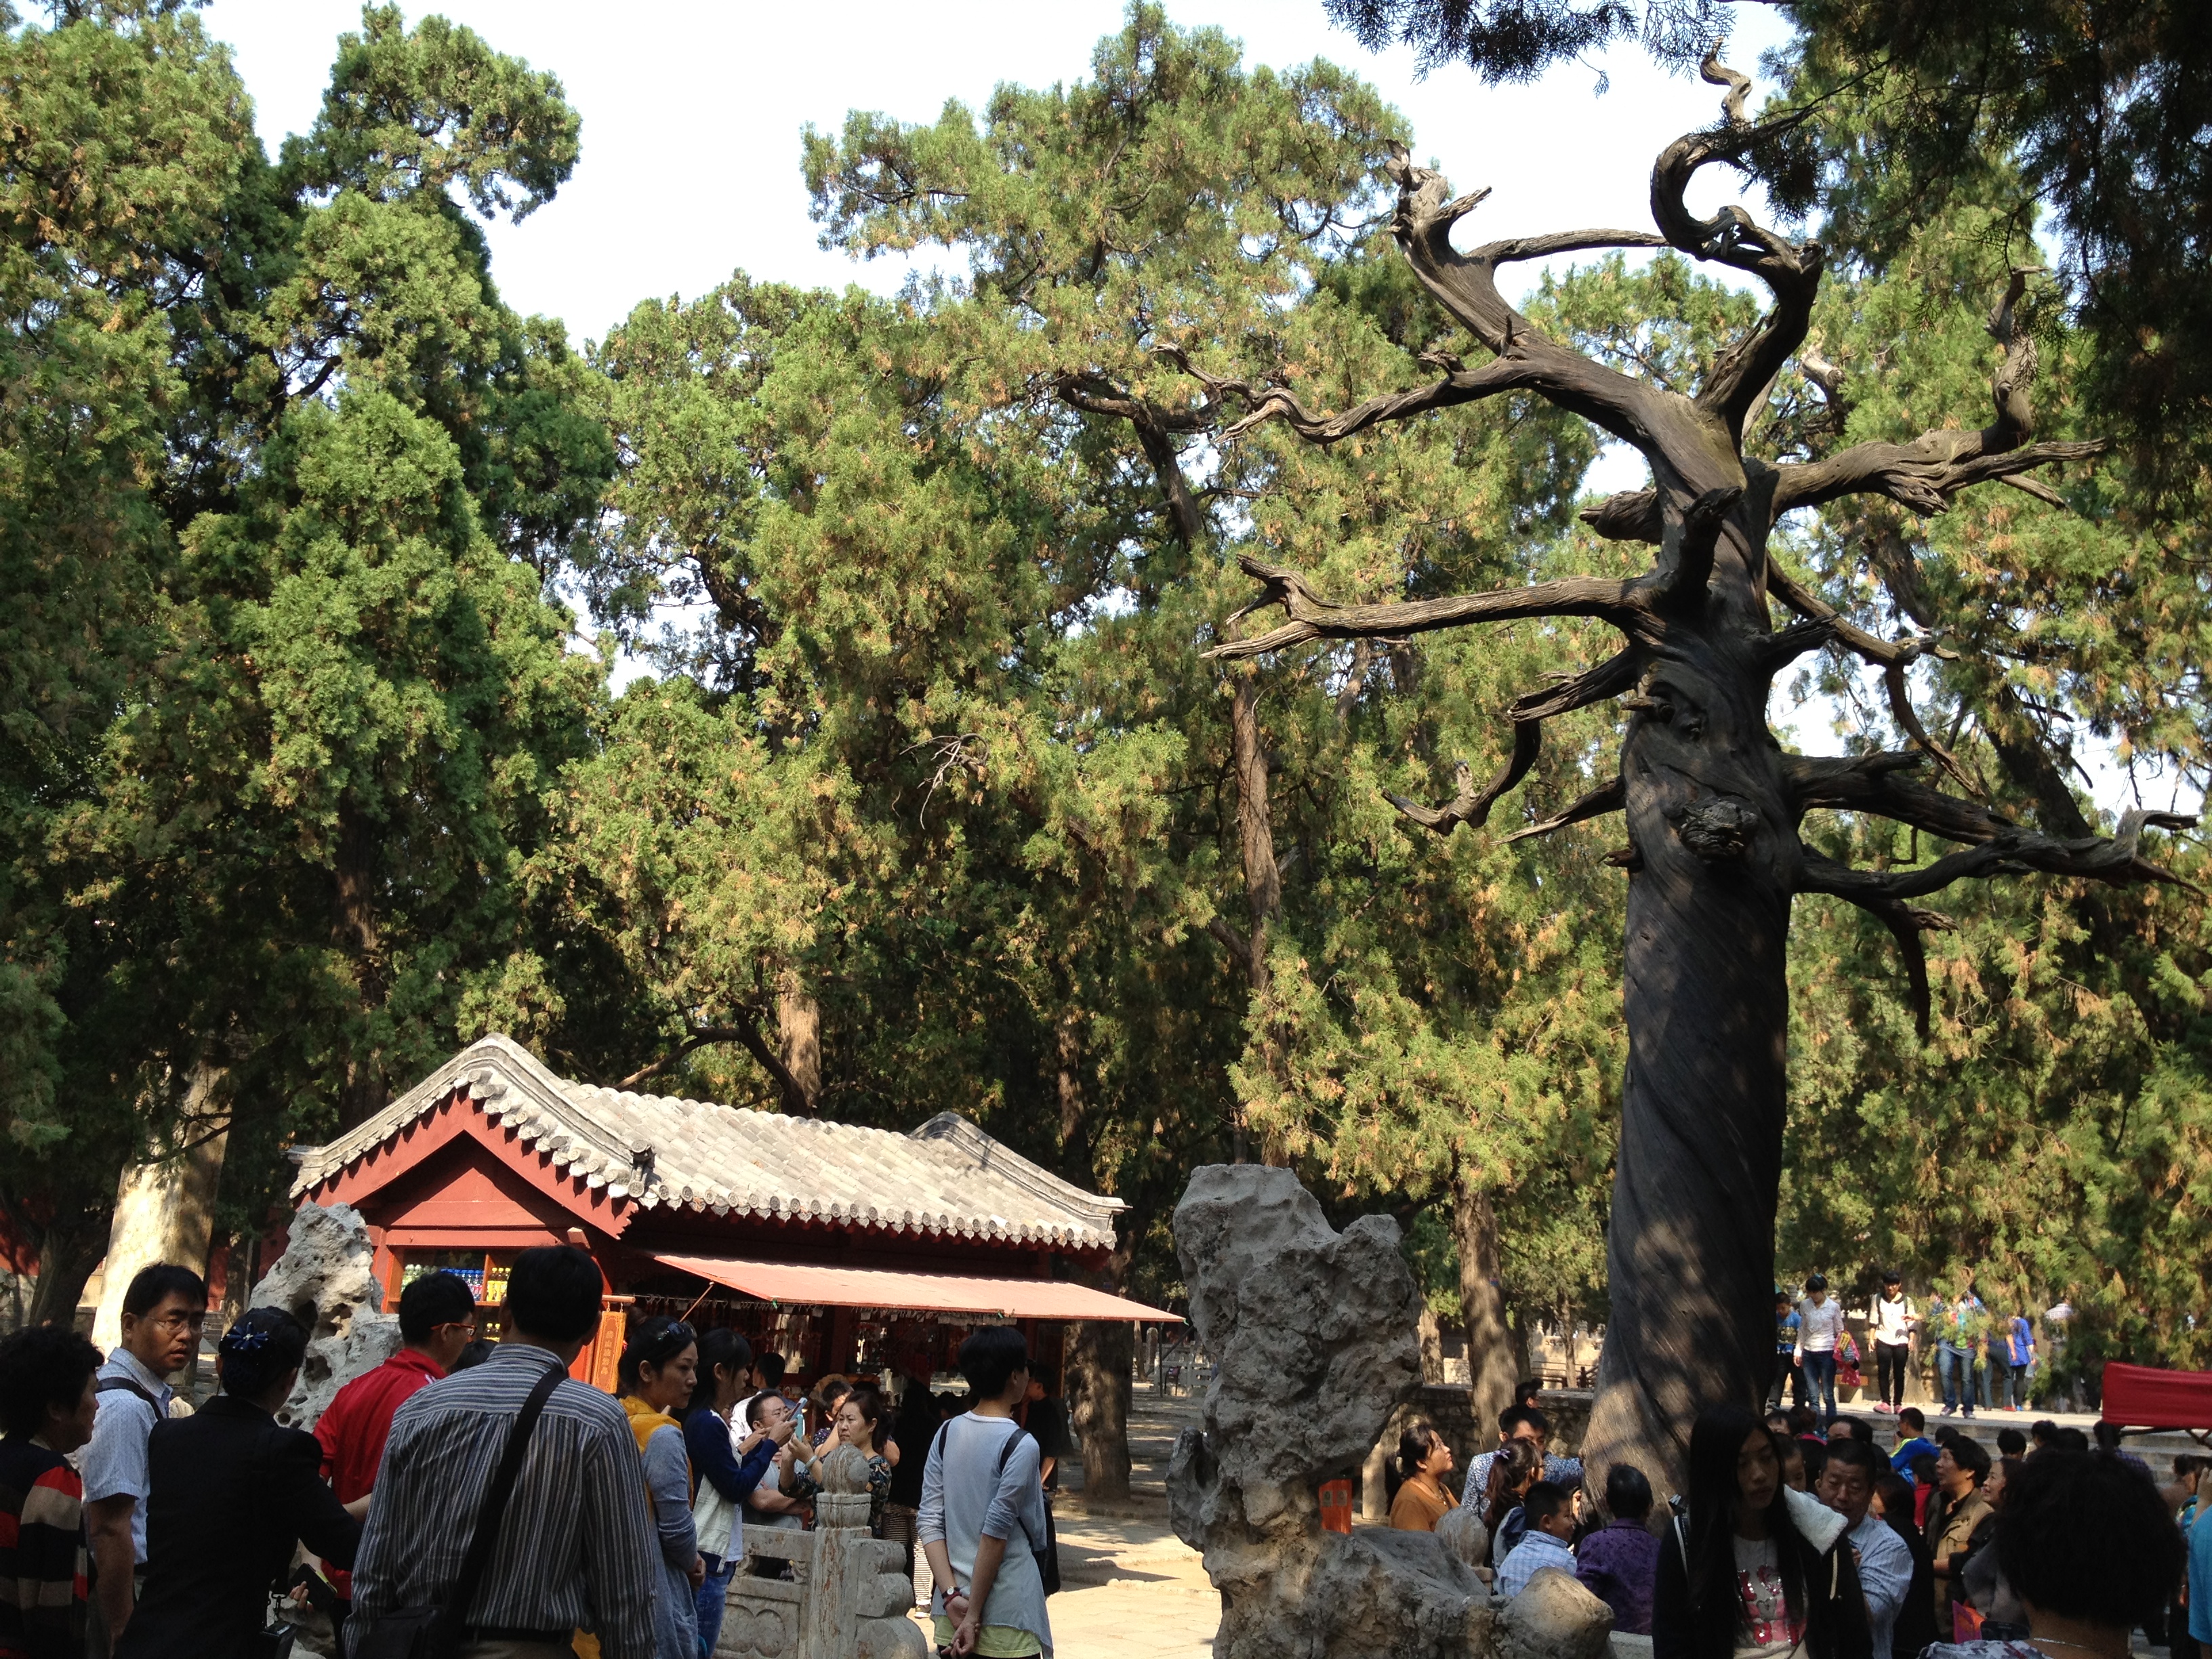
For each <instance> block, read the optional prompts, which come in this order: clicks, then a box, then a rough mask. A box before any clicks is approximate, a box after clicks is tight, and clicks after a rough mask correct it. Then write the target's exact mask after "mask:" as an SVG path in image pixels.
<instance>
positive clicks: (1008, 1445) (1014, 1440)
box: [991, 1427, 1037, 1554]
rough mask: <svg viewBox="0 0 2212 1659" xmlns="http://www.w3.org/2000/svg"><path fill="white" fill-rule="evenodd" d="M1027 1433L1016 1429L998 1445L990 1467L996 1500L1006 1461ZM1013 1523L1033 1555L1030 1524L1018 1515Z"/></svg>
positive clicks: (992, 1488) (992, 1492) (1034, 1543)
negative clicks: (997, 1455)
mask: <svg viewBox="0 0 2212 1659" xmlns="http://www.w3.org/2000/svg"><path fill="white" fill-rule="evenodd" d="M1028 1432H1029V1431H1028V1430H1027V1429H1024V1428H1020V1427H1017V1428H1016V1429H1015V1430H1014V1431H1013V1432H1012V1434H1010V1435H1008V1436H1007V1437H1006V1439H1005V1440H1003V1441H1001V1442H1000V1445H999V1461H998V1462H996V1463H994V1464H993V1465H992V1466H991V1496H992V1497H994V1498H996V1497H997V1496H998V1495H999V1482H1000V1481H1001V1480H1005V1479H1006V1460H1007V1459H1008V1458H1010V1457H1012V1455H1014V1448H1015V1447H1016V1446H1018V1445H1019V1444H1020V1443H1021V1439H1022V1437H1023V1436H1024V1435H1025V1434H1027V1433H1028ZM1014 1523H1015V1524H1016V1525H1017V1526H1018V1527H1019V1528H1021V1529H1022V1542H1024V1544H1027V1545H1028V1546H1029V1547H1030V1553H1031V1554H1035V1553H1036V1549H1037V1541H1036V1539H1034V1538H1032V1537H1030V1523H1029V1522H1026V1521H1024V1520H1023V1519H1022V1517H1021V1516H1018V1515H1017V1516H1015V1517H1014Z"/></svg>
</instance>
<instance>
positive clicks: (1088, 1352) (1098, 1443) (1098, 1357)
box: [1068, 1320, 1135, 1499]
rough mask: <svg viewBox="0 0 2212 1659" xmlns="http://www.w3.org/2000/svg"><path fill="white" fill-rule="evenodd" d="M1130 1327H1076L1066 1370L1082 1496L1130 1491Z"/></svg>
mask: <svg viewBox="0 0 2212 1659" xmlns="http://www.w3.org/2000/svg"><path fill="white" fill-rule="evenodd" d="M1134 1330H1135V1328H1134V1327H1133V1326H1129V1325H1125V1324H1123V1323H1121V1322H1119V1321H1118V1320H1116V1321H1111V1322H1107V1321H1100V1320H1085V1322H1083V1323H1081V1324H1079V1325H1078V1326H1077V1327H1076V1328H1075V1340H1074V1342H1073V1344H1072V1345H1071V1346H1070V1347H1069V1349H1068V1370H1069V1371H1070V1372H1071V1373H1072V1380H1074V1381H1077V1382H1079V1383H1080V1387H1079V1388H1077V1389H1072V1390H1071V1392H1072V1393H1073V1395H1074V1403H1075V1434H1076V1438H1077V1440H1078V1441H1079V1443H1081V1445H1082V1447H1083V1495H1084V1496H1085V1498H1104V1499H1121V1498H1127V1497H1128V1495H1129V1368H1130V1365H1131V1364H1132V1362H1133V1359H1134V1358H1135V1340H1134Z"/></svg>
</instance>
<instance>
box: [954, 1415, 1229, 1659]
mask: <svg viewBox="0 0 2212 1659" xmlns="http://www.w3.org/2000/svg"><path fill="white" fill-rule="evenodd" d="M1136 1395H1137V1397H1136V1399H1135V1401H1133V1409H1132V1411H1131V1413H1130V1419H1129V1457H1130V1463H1131V1469H1130V1481H1129V1485H1130V1498H1129V1501H1128V1502H1127V1503H1125V1504H1089V1503H1086V1502H1085V1499H1084V1497H1083V1494H1082V1493H1081V1492H1079V1491H1074V1492H1062V1493H1061V1494H1060V1497H1059V1498H1058V1500H1057V1501H1056V1502H1055V1504H1054V1520H1055V1522H1056V1523H1057V1526H1058V1528H1059V1532H1060V1583H1061V1589H1060V1594H1059V1595H1055V1596H1054V1597H1053V1598H1052V1601H1051V1603H1050V1611H1051V1615H1052V1633H1053V1640H1054V1656H1055V1659H1209V1656H1211V1655H1212V1652H1213V1632H1214V1628H1215V1626H1217V1625H1218V1624H1219V1623H1220V1620H1221V1598H1220V1596H1219V1595H1218V1594H1216V1592H1215V1590H1214V1589H1213V1586H1212V1584H1210V1583H1207V1582H1206V1569H1205V1568H1204V1567H1202V1566H1200V1565H1199V1559H1198V1554H1197V1553H1196V1552H1195V1551H1194V1550H1193V1549H1191V1548H1190V1547H1189V1546H1188V1545H1186V1544H1185V1543H1183V1541H1182V1540H1181V1539H1179V1538H1177V1537H1176V1535H1175V1534H1173V1533H1172V1532H1170V1530H1169V1529H1168V1500H1167V1486H1166V1477H1167V1466H1168V1454H1169V1453H1170V1451H1172V1450H1173V1449H1174V1447H1175V1437H1176V1430H1177V1429H1179V1428H1181V1427H1182V1425H1184V1424H1186V1423H1193V1422H1195V1421H1196V1420H1197V1407H1196V1403H1195V1402H1194V1401H1191V1400H1188V1399H1184V1400H1154V1399H1152V1397H1151V1390H1150V1389H1146V1388H1145V1387H1143V1386H1141V1385H1140V1386H1139V1388H1138V1389H1137V1390H1136ZM1075 1473H1077V1474H1080V1469H1078V1470H1077V1471H1076V1472H1075ZM918 1576H919V1577H920V1579H921V1583H920V1584H919V1586H918V1587H917V1588H918V1589H919V1590H920V1591H921V1594H922V1595H923V1596H924V1597H926V1596H927V1592H928V1588H929V1584H928V1579H929V1569H928V1568H927V1566H924V1567H921V1568H920V1569H919V1570H918ZM924 1605H925V1606H926V1605H927V1603H926V1601H925V1604H924ZM917 1616H919V1615H917ZM924 1623H925V1626H926V1624H927V1620H924Z"/></svg>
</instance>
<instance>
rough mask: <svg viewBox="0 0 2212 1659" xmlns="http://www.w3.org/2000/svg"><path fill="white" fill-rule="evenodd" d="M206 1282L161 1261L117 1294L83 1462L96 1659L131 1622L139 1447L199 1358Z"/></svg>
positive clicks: (142, 1471) (142, 1527) (139, 1509)
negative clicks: (119, 1332)
mask: <svg viewBox="0 0 2212 1659" xmlns="http://www.w3.org/2000/svg"><path fill="white" fill-rule="evenodd" d="M206 1320H207V1283H206V1281H205V1280H204V1279H202V1278H201V1277H200V1276H199V1275H198V1274H197V1273H194V1272H193V1271H192V1270H191V1268H190V1267H176V1266H174V1265H173V1264H171V1263H168V1262H161V1263H157V1264H155V1266H153V1267H145V1268H142V1269H140V1270H139V1273H138V1275H137V1278H135V1279H132V1280H131V1285H130V1288H129V1289H127V1290H125V1291H124V1293H123V1340H121V1341H120V1342H118V1343H117V1344H116V1345H115V1347H114V1350H113V1351H112V1352H110V1353H109V1355H108V1357H107V1363H106V1364H104V1365H102V1366H101V1367H100V1372H99V1381H98V1383H96V1384H95V1386H96V1387H97V1388H98V1389H99V1390H100V1412H99V1415H98V1416H97V1417H96V1418H95V1419H94V1422H93V1429H92V1439H91V1440H90V1441H89V1442H88V1443H87V1444H86V1446H85V1449H84V1453H83V1460H82V1473H83V1475H84V1516H85V1531H86V1533H87V1534H88V1535H89V1539H90V1542H91V1545H92V1567H93V1585H94V1597H93V1607H92V1614H91V1618H90V1620H89V1623H90V1624H91V1625H92V1626H93V1629H92V1632H91V1639H90V1641H89V1643H88V1647H89V1649H90V1651H91V1652H92V1654H93V1655H94V1659H104V1656H105V1655H106V1654H107V1653H109V1652H110V1651H112V1648H113V1645H114V1643H115V1640H116V1638H118V1637H119V1636H121V1635H122V1634H123V1628H124V1626H126V1625H128V1624H129V1623H130V1622H131V1611H132V1609H133V1608H135V1607H137V1604H138V1594H137V1592H138V1585H139V1583H141V1582H143V1579H144V1577H145V1574H146V1495H147V1492H148V1489H149V1488H148V1482H147V1473H146V1443H147V1441H148V1440H149V1439H150V1438H151V1437H153V1433H154V1425H155V1424H156V1423H159V1422H161V1420H162V1419H164V1418H166V1417H167V1416H168V1414H169V1401H170V1400H171V1398H172V1394H171V1390H170V1388H169V1383H168V1379H169V1378H170V1377H171V1376H173V1375H175V1374H176V1373H177V1372H179V1371H180V1370H184V1369H185V1366H187V1365H189V1364H191V1363H192V1361H193V1358H194V1357H195V1356H196V1355H197V1353H198V1352H199V1346H200V1327H201V1326H202V1325H203V1324H204V1323H205V1322H206Z"/></svg>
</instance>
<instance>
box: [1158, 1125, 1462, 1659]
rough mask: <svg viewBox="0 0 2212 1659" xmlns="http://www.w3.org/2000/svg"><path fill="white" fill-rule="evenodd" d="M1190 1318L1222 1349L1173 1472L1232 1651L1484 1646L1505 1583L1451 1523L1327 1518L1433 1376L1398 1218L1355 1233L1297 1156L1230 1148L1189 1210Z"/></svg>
mask: <svg viewBox="0 0 2212 1659" xmlns="http://www.w3.org/2000/svg"><path fill="white" fill-rule="evenodd" d="M1175 1233H1176V1255H1177V1257H1178V1259H1179V1260H1180V1261H1181V1262H1182V1271H1183V1282H1184V1283H1185V1284H1186V1285H1188V1286H1189V1289H1190V1311H1191V1323H1192V1326H1193V1327H1194V1329H1195V1331H1196V1334H1197V1335H1198V1338H1199V1340H1200V1342H1201V1343H1203V1344H1204V1346H1205V1347H1206V1351H1207V1352H1209V1353H1210V1354H1212V1356H1213V1357H1214V1358H1215V1359H1216V1361H1217V1362H1218V1369H1217V1370H1216V1371H1215V1374H1214V1376H1213V1380H1212V1382H1211V1383H1209V1384H1208V1385H1207V1388H1206V1397H1205V1400H1204V1402H1203V1406H1202V1416H1201V1421H1202V1423H1203V1425H1204V1426H1203V1427H1202V1428H1200V1429H1186V1430H1185V1431H1183V1433H1182V1437H1180V1439H1179V1440H1178V1441H1177V1443H1176V1451H1175V1456H1174V1458H1173V1461H1172V1462H1171V1463H1170V1468H1169V1472H1168V1502H1169V1510H1170V1519H1171V1521H1172V1522H1173V1524H1174V1526H1175V1528H1176V1534H1177V1535H1178V1536H1180V1537H1181V1538H1182V1539H1183V1540H1184V1541H1185V1542H1187V1543H1188V1544H1190V1545H1191V1546H1192V1547H1194V1548H1196V1549H1198V1550H1200V1551H1201V1552H1203V1553H1204V1555H1205V1559H1206V1571H1207V1573H1208V1575H1209V1576H1210V1577H1212V1581H1213V1583H1214V1585H1215V1587H1216V1588H1217V1589H1219V1590H1220V1592H1221V1599H1222V1614H1221V1628H1220V1632H1219V1634H1218V1636H1217V1637H1216V1638H1215V1642H1214V1650H1213V1651H1214V1656H1215V1659H1355V1656H1356V1659H1373V1656H1376V1655H1379V1654H1385V1653H1387V1654H1389V1655H1392V1656H1393V1659H1401V1656H1402V1659H1467V1656H1469V1655H1472V1654H1476V1653H1480V1652H1485V1651H1486V1644H1487V1641H1488V1633H1489V1626H1490V1611H1489V1602H1488V1592H1487V1590H1486V1587H1485V1585H1484V1584H1483V1583H1482V1581H1481V1580H1480V1578H1479V1577H1476V1576H1475V1574H1474V1570H1473V1569H1472V1568H1471V1567H1470V1566H1469V1565H1468V1564H1467V1562H1466V1561H1465V1560H1463V1559H1462V1558H1461V1557H1460V1556H1459V1555H1457V1554H1455V1553H1454V1552H1453V1550H1452V1549H1451V1548H1449V1547H1447V1545H1446V1543H1445V1541H1443V1540H1442V1539H1439V1538H1438V1537H1437V1536H1436V1535H1434V1534H1429V1533H1413V1532H1403V1533H1401V1532H1390V1531H1385V1530H1381V1529H1376V1528H1362V1529H1360V1530H1359V1531H1358V1532H1355V1533H1354V1534H1352V1535H1350V1536H1348V1537H1347V1536H1345V1535H1343V1534H1337V1533H1332V1532H1327V1531H1324V1530H1323V1529H1322V1525H1321V1510H1320V1504H1319V1500H1318V1496H1317V1488H1318V1486H1320V1484H1321V1483H1322V1482H1323V1481H1326V1480H1343V1479H1356V1478H1357V1476H1358V1472H1359V1467H1360V1462H1361V1460H1362V1459H1363V1458H1364V1455H1366V1452H1367V1450H1368V1449H1369V1448H1370V1446H1372V1445H1373V1444H1374V1443H1375V1438H1376V1434H1377V1432H1378V1431H1380V1430H1381V1429H1382V1427H1383V1421H1384V1419H1386V1418H1388V1417H1389V1414H1390V1413H1391V1411H1392V1410H1393V1409H1394V1408H1395V1407H1396V1406H1397V1405H1398V1404H1399V1403H1400V1402H1401V1401H1403V1400H1405V1399H1406V1398H1407V1396H1408V1395H1411V1394H1412V1393H1413V1390H1414V1389H1416V1388H1417V1387H1419V1383H1420V1376H1421V1372H1420V1345H1419V1339H1418V1337H1417V1334H1416V1329H1417V1325H1418V1321H1419V1315H1420V1306H1421V1303H1420V1297H1419V1292H1418V1291H1417V1290H1416V1289H1415V1287H1414V1285H1413V1275H1412V1273H1410V1272H1409V1271H1408V1270H1407V1267H1406V1263H1405V1261H1404V1258H1403V1257H1402V1256H1401V1255H1400V1254H1399V1252H1398V1228H1397V1224H1396V1223H1395V1222H1394V1221H1392V1220H1390V1219H1389V1218H1388V1217H1386V1216H1366V1217H1363V1218H1360V1219H1359V1220H1358V1221H1355V1222H1353V1223H1352V1225H1350V1226H1348V1227H1346V1229H1345V1230H1344V1231H1342V1232H1341V1233H1339V1232H1337V1231H1335V1230H1334V1229H1333V1228H1331V1227H1330V1226H1329V1225H1328V1221H1327V1219H1326V1218H1324V1217H1323V1216H1322V1211H1321V1206H1320V1205H1319V1204H1317V1203H1316V1202H1315V1200H1314V1198H1313V1195H1312V1194H1310V1193H1309V1192H1307V1191H1306V1190H1305V1188H1304V1187H1302V1186H1300V1185H1299V1184H1298V1182H1297V1177H1296V1176H1293V1175H1292V1174H1291V1172H1290V1171H1289V1170H1275V1169H1266V1168H1261V1167H1259V1166H1256V1165H1250V1164H1238V1165H1223V1164H1215V1165H1210V1166H1207V1167H1206V1168H1203V1169H1200V1170H1198V1171H1197V1172H1196V1173H1195V1174H1194V1175H1193V1176H1192V1177H1191V1181H1190V1185H1189V1187H1188V1188H1187V1189H1186V1190H1185V1192H1184V1194H1183V1198H1182V1203H1181V1204H1179V1205H1178V1206H1176V1215H1175Z"/></svg>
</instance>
